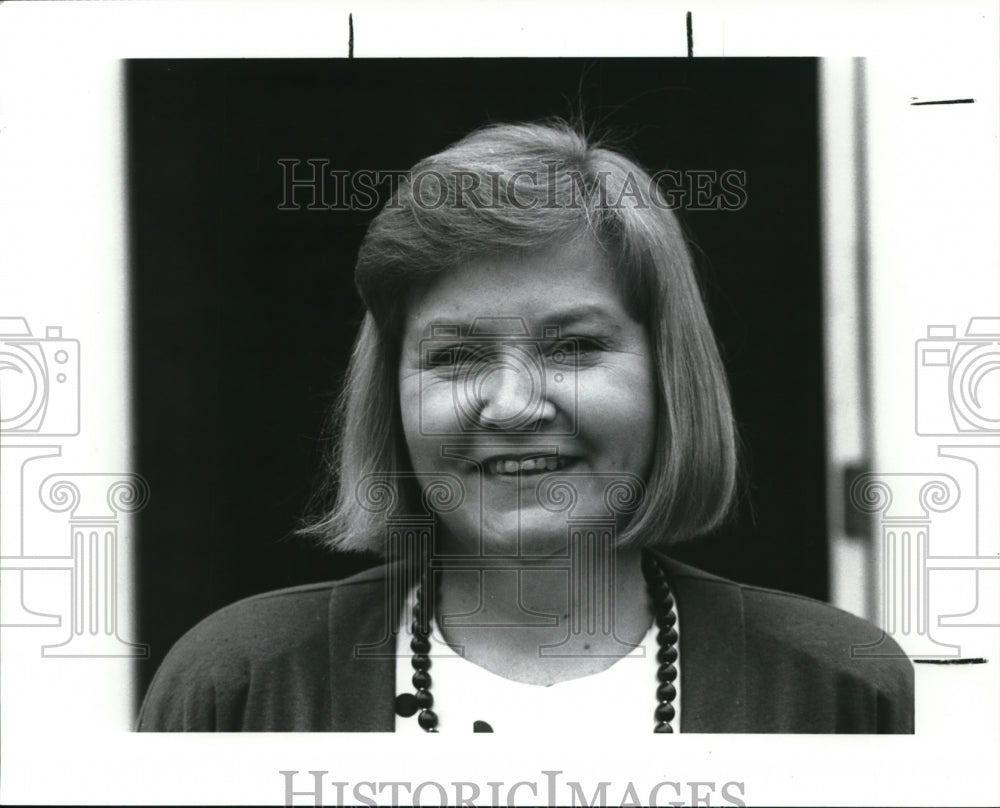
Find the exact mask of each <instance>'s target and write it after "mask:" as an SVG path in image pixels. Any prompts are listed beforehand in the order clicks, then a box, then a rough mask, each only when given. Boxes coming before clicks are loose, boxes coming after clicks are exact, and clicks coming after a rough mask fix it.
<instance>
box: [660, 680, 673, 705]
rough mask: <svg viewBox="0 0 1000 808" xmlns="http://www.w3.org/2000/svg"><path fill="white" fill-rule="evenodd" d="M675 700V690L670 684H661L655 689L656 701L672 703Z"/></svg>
mask: <svg viewBox="0 0 1000 808" xmlns="http://www.w3.org/2000/svg"><path fill="white" fill-rule="evenodd" d="M676 698H677V688H676V687H674V686H673V685H672V684H671V683H670V682H661V683H660V685H659V687H657V688H656V700H657V701H673V700H674V699H676Z"/></svg>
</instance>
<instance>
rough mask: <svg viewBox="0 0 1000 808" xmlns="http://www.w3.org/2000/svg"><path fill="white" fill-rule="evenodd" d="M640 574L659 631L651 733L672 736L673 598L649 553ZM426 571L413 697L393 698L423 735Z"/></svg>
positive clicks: (429, 699)
mask: <svg viewBox="0 0 1000 808" xmlns="http://www.w3.org/2000/svg"><path fill="white" fill-rule="evenodd" d="M642 573H643V577H644V578H645V579H646V587H647V589H648V591H649V595H650V598H651V599H652V601H653V608H654V611H655V612H656V627H657V629H658V631H657V635H656V642H657V645H658V646H659V650H658V651H657V653H656V661H657V663H658V667H657V669H656V678H657V681H658V682H659V684H658V685H657V688H656V701H657V704H656V708H655V709H654V711H653V732H673V731H674V730H673V727H672V726H671V725H670V722H671V721H672V720H673V719H674V716H675V715H676V710H675V709H674V705H673V701H674V699H675V698H676V697H677V688H676V686H675V685H674V682H675V681H676V679H677V666H676V665H675V664H674V663H676V662H677V640H678V635H677V627H676V624H677V612H676V610H675V609H674V596H673V593H672V592H671V591H670V584H669V583H668V581H667V576H666V574H665V573H664V571H663V567H662V565H661V564H660V562H659V560H658V559H657V558H656V557H655V556H653V555H652V554H651V553H643V556H642ZM427 574H428V573H427V571H426V570H424V571H423V572H422V574H421V577H420V582H419V584H418V586H417V596H416V604H415V606H414V607H413V624H412V627H411V631H412V634H413V637H412V639H411V640H410V650H411V651H412V652H413V656H412V659H411V663H412V665H413V678H412V684H413V687H414V690H415V692H414V693H403V694H401V695H399V696H397V697H396V713H397V714H398V715H401V716H403V717H409V716H412V715H413V714H414V713H415V712H417V711H418V710H419V711H420V715H418V716H417V722H418V723H419V725H420V727H421V728H422V729H423V730H424V731H426V732H437V725H438V717H437V713H435V712H434V710H433V706H434V696H433V694H432V693H431V674H430V667H431V658H430V650H431V641H430V632H431V628H430V626H431V604H430V603H428V601H427V596H426V592H427V591H428V589H429V587H428V586H427Z"/></svg>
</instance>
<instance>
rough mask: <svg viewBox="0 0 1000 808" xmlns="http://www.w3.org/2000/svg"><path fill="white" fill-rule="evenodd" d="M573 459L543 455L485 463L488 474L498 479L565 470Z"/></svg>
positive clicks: (504, 458)
mask: <svg viewBox="0 0 1000 808" xmlns="http://www.w3.org/2000/svg"><path fill="white" fill-rule="evenodd" d="M571 462H573V458H570V457H558V456H556V455H545V456H542V457H521V458H517V457H498V458H494V459H493V460H489V461H487V463H486V470H487V471H488V472H489V473H490V474H496V475H497V476H500V477H505V476H506V477H515V476H517V475H522V476H523V475H526V474H544V473H545V472H549V471H558V470H560V469H564V468H566V466H568V465H569V464H570V463H571Z"/></svg>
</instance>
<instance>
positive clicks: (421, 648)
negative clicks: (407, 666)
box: [410, 635, 431, 654]
mask: <svg viewBox="0 0 1000 808" xmlns="http://www.w3.org/2000/svg"><path fill="white" fill-rule="evenodd" d="M410 648H411V649H412V650H413V651H414V652H415V653H418V654H426V653H427V652H428V651H430V650H431V641H430V640H428V639H427V638H426V637H420V636H418V635H415V636H414V637H413V639H412V640H410Z"/></svg>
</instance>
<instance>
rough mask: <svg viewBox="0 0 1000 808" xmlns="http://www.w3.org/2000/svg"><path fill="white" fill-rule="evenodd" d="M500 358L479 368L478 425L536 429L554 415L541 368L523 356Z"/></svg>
mask: <svg viewBox="0 0 1000 808" xmlns="http://www.w3.org/2000/svg"><path fill="white" fill-rule="evenodd" d="M518 359H519V358H518V357H510V356H507V357H503V358H498V359H497V360H496V361H494V362H491V363H490V364H489V366H488V367H484V368H482V370H481V372H480V373H479V374H478V377H477V378H476V380H475V392H474V395H475V400H476V403H477V404H478V407H477V410H478V413H479V418H478V421H479V424H480V426H482V427H483V428H484V429H508V430H526V429H529V430H530V429H534V428H537V427H538V426H539V425H540V424H541V423H543V422H545V421H548V420H551V419H552V418H553V417H554V416H555V407H554V405H553V404H552V402H551V401H550V400H549V398H548V396H547V395H546V391H545V373H544V370H543V369H542V368H535V367H533V364H532V363H531V362H530V361H528V362H525V361H524V357H520V360H521V361H518Z"/></svg>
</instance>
